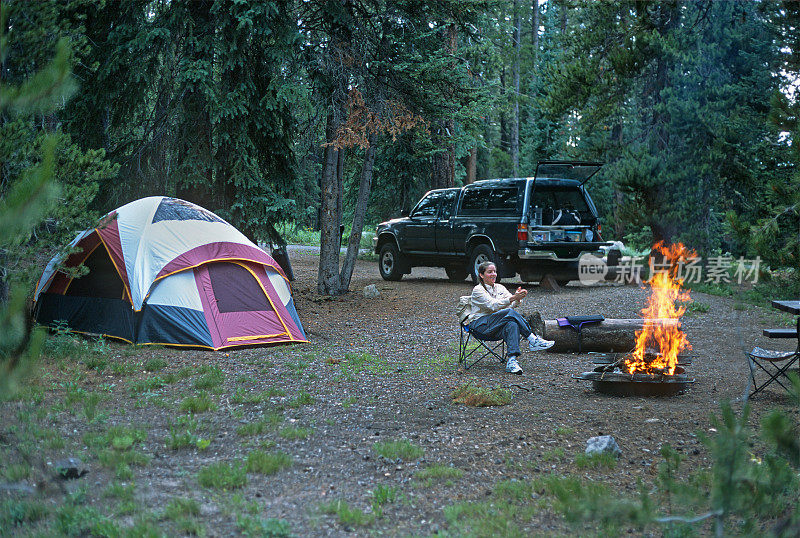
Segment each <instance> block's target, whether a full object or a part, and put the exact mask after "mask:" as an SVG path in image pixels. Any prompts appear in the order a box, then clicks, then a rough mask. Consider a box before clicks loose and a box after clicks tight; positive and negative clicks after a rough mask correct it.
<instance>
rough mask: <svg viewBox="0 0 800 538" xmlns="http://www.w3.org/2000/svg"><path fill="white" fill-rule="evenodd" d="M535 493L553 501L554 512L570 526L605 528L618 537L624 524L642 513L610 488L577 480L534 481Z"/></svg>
mask: <svg viewBox="0 0 800 538" xmlns="http://www.w3.org/2000/svg"><path fill="white" fill-rule="evenodd" d="M533 488H534V490H535V491H537V492H539V493H542V494H545V495H548V496H551V497H553V508H555V510H556V511H557V512H560V513H561V514H562V515H563V516H564V518H565V519H566V520H567V522H568V523H572V524H575V523H581V522H587V523H590V524H591V525H603V526H604V527H605V531H606V532H609V533H611V534H610V535H616V534H617V533H616V532H615V531H616V530H617V526H618V525H619V524H620V522H625V521H631V519H632V518H633V516H634V515H635V514H636V513H637V512H638V511H639V510H641V508H640V507H637V506H636V505H635V503H634V502H633V501H631V500H630V499H626V498H624V497H621V496H620V495H619V494H617V493H616V492H614V491H613V490H612V489H611V488H610V487H609V486H607V485H606V484H602V483H599V482H594V481H586V482H582V481H581V480H580V479H579V478H576V477H570V476H567V477H563V476H557V475H550V476H547V477H543V478H541V479H538V480H536V481H534V483H533Z"/></svg>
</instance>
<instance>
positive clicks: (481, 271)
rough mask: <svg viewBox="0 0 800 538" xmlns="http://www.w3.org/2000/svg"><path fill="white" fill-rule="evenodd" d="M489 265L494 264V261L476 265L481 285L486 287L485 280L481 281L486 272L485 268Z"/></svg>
mask: <svg viewBox="0 0 800 538" xmlns="http://www.w3.org/2000/svg"><path fill="white" fill-rule="evenodd" d="M490 265H494V262H489V261H486V262H483V263H482V264H480V265H479V266H478V279H479V280H480V281H481V285H482V286H483V287H484V288H485V287H486V282H484V281H483V275H484V273H486V270H487V269H488V268H489V266H490ZM495 267H497V266H495Z"/></svg>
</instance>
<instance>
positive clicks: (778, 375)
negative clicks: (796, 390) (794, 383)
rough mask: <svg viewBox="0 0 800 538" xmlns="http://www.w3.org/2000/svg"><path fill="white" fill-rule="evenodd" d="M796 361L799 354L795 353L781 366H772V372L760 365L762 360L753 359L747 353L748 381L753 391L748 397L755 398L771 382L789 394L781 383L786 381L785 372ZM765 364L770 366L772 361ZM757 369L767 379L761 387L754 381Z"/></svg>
mask: <svg viewBox="0 0 800 538" xmlns="http://www.w3.org/2000/svg"><path fill="white" fill-rule="evenodd" d="M798 359H800V354H798V353H796V354H795V355H793V356H789V357H787V358H786V359H785V360H786V361H787V362H786V364H784V365H783V366H777V365H775V364H773V370H772V371H770V370H769V369H768V368H767V367H766V366H765V365H764V364H762V360H763V359H760V358H758V357H754V356H753V355H752V354H751V353H748V354H747V361H748V364H749V366H750V380H751V381H752V382H753V391H752V392H751V393H750V396H751V397H752V396H755V395H756V394H758V393H759V392H761V391H762V390H764V389H765V388H767V387H768V386H769V385H771V384H772V383H773V382H775V383H777V384H778V385H780V386H781V387H783V389H784V390H786V391H787V392H790V390H791V389H790V388H789V387H788V386H786V385H784V384H783V382H782V381H785V380H786V379H787V372H788V371H789V368H791V367H792V365H794V364H795V363H796V362H797V361H798ZM765 362H768V363H771V364H772V361H765ZM757 368H758V369H760V370H762V371H763V372H764V373H766V374H767V376H768V377H769V379H767V380H766V381H764V382H763V383H762V384H761V385H759V384H758V381H756V375H755V374H756V372H757V371H758V370H757Z"/></svg>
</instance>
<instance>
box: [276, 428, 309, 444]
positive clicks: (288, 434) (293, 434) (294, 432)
mask: <svg viewBox="0 0 800 538" xmlns="http://www.w3.org/2000/svg"><path fill="white" fill-rule="evenodd" d="M313 432H314V430H313V429H312V428H303V427H300V426H287V427H285V428H282V429H281V430H280V431H279V432H278V435H280V436H281V437H283V438H284V439H288V440H289V441H296V440H298V439H308V438H309V437H310V436H311V434H312V433H313Z"/></svg>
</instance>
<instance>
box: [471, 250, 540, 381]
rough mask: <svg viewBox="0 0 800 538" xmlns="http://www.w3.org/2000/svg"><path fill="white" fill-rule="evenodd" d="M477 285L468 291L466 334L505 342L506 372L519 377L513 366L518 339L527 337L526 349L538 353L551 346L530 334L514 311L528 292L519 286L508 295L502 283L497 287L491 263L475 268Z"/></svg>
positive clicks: (495, 269) (526, 325) (517, 350)
mask: <svg viewBox="0 0 800 538" xmlns="http://www.w3.org/2000/svg"><path fill="white" fill-rule="evenodd" d="M478 278H479V279H480V282H479V283H478V285H476V286H475V288H473V290H472V296H471V297H470V313H469V316H468V317H467V319H466V320H465V323H466V324H467V325H468V328H469V331H470V332H471V333H473V334H474V335H475V336H476V337H477V338H480V339H481V340H500V339H503V340H505V343H506V348H507V349H508V360H507V362H506V372H509V373H511V374H521V373H522V368H520V367H519V364H518V363H517V357H519V355H520V350H519V340H520V337H524V338H527V340H528V349H530V350H531V351H539V350H542V349H548V348H550V347H552V346H553V342H552V341H550V340H544V339H543V338H540V337H539V336H537V335H535V334H533V332H532V331H531V328H530V327H529V326H528V323H527V322H526V321H525V319H524V318H523V317H522V316H521V315H520V314H519V312H517V311H516V310H514V308H515V307H517V306H520V305H521V304H522V299H523V298H524V297H525V296H526V295H528V290H526V289H523V288H521V287H518V288H517V291H516V292H514V294H513V295H512V294H511V293H510V292H509V291H508V290H507V289H506V288H505V286H503V285H502V284H497V283H496V280H497V267H495V265H494V264H493V263H492V262H483V263H482V264H480V266H479V267H478Z"/></svg>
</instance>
